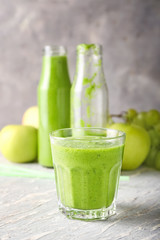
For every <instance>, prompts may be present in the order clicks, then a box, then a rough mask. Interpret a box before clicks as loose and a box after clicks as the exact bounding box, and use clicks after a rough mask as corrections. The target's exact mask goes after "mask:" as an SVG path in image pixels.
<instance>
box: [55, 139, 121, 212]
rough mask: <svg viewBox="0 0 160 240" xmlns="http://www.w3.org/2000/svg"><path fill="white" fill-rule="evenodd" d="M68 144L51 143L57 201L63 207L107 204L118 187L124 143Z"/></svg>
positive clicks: (92, 207)
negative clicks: (108, 145)
mask: <svg viewBox="0 0 160 240" xmlns="http://www.w3.org/2000/svg"><path fill="white" fill-rule="evenodd" d="M86 144H87V143H86ZM67 145H68V146H67ZM70 145H71V146H72V147H71V146H69V144H66V146H64V144H63V146H62V145H59V144H56V143H55V144H53V145H52V154H53V159H54V166H55V176H56V184H57V192H58V196H59V198H60V201H61V202H62V204H63V205H64V206H66V207H71V208H75V209H83V210H87V209H88V210H90V209H99V208H102V207H109V206H110V205H111V204H112V202H113V200H114V197H115V193H116V189H117V187H118V183H117V182H118V179H119V175H120V169H121V163H122V156H123V148H124V146H123V145H121V146H113V147H108V148H103V146H102V147H98V148H96V145H95V147H93V148H86V147H85V148H84V147H83V145H82V146H81V147H80V148H77V147H76V143H75V144H73V142H72V143H70Z"/></svg>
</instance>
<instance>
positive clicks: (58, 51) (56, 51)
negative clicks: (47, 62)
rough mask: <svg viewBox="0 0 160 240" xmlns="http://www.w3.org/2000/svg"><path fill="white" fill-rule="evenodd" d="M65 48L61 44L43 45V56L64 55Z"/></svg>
mask: <svg viewBox="0 0 160 240" xmlns="http://www.w3.org/2000/svg"><path fill="white" fill-rule="evenodd" d="M65 55H66V49H65V48H64V47H63V46H52V47H51V46H45V47H44V56H48V57H52V56H65Z"/></svg>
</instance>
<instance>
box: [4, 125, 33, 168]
mask: <svg viewBox="0 0 160 240" xmlns="http://www.w3.org/2000/svg"><path fill="white" fill-rule="evenodd" d="M0 150H1V152H2V154H3V155H4V157H5V158H6V159H8V160H10V161H11V162H16V163H25V162H31V161H33V160H35V159H36V158H37V129H36V128H34V127H31V126H22V125H8V126H6V127H4V128H3V129H2V130H1V133H0Z"/></svg>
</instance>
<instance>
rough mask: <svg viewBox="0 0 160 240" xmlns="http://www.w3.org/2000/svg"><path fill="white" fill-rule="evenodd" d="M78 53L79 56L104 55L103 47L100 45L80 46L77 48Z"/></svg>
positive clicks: (83, 44)
mask: <svg viewBox="0 0 160 240" xmlns="http://www.w3.org/2000/svg"><path fill="white" fill-rule="evenodd" d="M77 53H79V54H94V55H101V54H102V45H100V44H94V43H92V44H85V43H82V44H79V45H78V46H77Z"/></svg>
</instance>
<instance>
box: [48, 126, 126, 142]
mask: <svg viewBox="0 0 160 240" xmlns="http://www.w3.org/2000/svg"><path fill="white" fill-rule="evenodd" d="M69 130H72V131H73V130H99V131H100V130H101V131H107V130H109V131H112V132H117V133H119V134H120V135H119V136H115V137H107V136H106V137H104V136H100V135H99V137H101V138H100V139H97V138H93V139H89V140H88V139H87V138H86V136H82V137H74V141H76V140H77V141H79V140H81V141H90V142H94V141H96V142H97V141H108V140H115V139H116V140H117V139H123V138H125V136H126V134H125V132H122V131H120V130H117V129H111V128H100V127H84V128H62V129H58V130H55V131H52V132H50V133H49V136H50V138H51V139H55V140H64V141H65V140H67V141H73V138H69V137H57V136H55V133H58V132H60V131H69ZM93 137H94V136H93ZM97 137H98V135H97Z"/></svg>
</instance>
